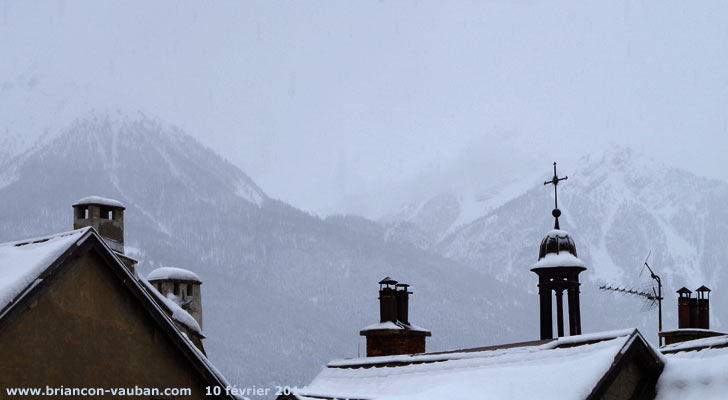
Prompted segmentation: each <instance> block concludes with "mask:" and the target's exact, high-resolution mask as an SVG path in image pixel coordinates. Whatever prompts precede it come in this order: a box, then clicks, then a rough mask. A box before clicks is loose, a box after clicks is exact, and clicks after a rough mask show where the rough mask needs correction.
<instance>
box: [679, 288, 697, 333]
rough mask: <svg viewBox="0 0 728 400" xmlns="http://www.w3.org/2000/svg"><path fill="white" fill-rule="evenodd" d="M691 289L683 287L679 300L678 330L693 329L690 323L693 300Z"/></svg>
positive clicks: (680, 290)
mask: <svg viewBox="0 0 728 400" xmlns="http://www.w3.org/2000/svg"><path fill="white" fill-rule="evenodd" d="M692 293H693V292H691V291H690V289H688V288H686V287H684V286H683V287H681V288H680V289H679V290H678V291H677V294H678V298H677V327H678V329H688V328H692V326H691V323H690V300H692Z"/></svg>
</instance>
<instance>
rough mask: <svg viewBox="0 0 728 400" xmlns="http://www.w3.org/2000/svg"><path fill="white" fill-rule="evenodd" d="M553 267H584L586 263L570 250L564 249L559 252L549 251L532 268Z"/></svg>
mask: <svg viewBox="0 0 728 400" xmlns="http://www.w3.org/2000/svg"><path fill="white" fill-rule="evenodd" d="M552 267H584V263H583V262H582V261H581V260H580V259H578V258H576V257H574V255H573V254H571V253H569V252H568V251H562V252H560V253H558V254H555V253H548V254H546V256H544V258H542V259H540V260H538V262H537V263H536V264H533V266H532V267H531V268H552Z"/></svg>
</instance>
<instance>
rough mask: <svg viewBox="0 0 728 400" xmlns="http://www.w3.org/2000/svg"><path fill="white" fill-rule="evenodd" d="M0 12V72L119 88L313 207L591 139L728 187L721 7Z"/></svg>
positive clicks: (511, 4)
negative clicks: (50, 74) (47, 71)
mask: <svg viewBox="0 0 728 400" xmlns="http://www.w3.org/2000/svg"><path fill="white" fill-rule="evenodd" d="M0 4H1V6H0V7H1V11H0V12H1V13H2V14H1V15H0V18H1V19H0V57H1V58H2V60H3V61H2V63H0V81H6V80H10V79H13V78H14V77H16V76H18V75H20V74H21V73H23V72H24V71H26V70H27V69H28V68H29V67H30V66H31V65H34V66H39V67H41V68H46V67H49V68H53V70H54V71H59V73H61V74H63V75H65V76H67V77H68V78H70V79H72V80H74V81H76V82H79V83H81V84H89V85H93V86H94V87H96V88H99V89H101V90H109V91H112V92H115V93H120V94H122V95H124V96H125V97H126V98H128V99H131V100H132V101H133V102H135V103H137V104H138V105H140V106H141V107H143V108H145V109H147V110H150V111H151V112H152V113H153V114H156V115H158V116H160V117H161V118H163V119H164V120H165V121H166V122H169V123H171V124H174V125H177V126H179V127H181V128H183V129H185V130H186V131H187V132H188V133H190V134H192V135H194V136H196V137H198V138H199V139H200V140H201V141H202V142H203V143H205V144H207V145H209V146H210V147H212V148H214V149H215V150H217V151H219V152H220V153H221V154H222V155H224V156H225V157H226V158H228V159H229V160H231V161H232V162H234V163H235V164H237V165H238V166H240V167H241V168H242V169H243V170H244V171H245V172H247V173H248V174H249V175H250V176H251V177H252V178H253V179H255V180H256V181H257V182H258V183H259V184H260V185H261V187H262V188H263V189H264V190H266V191H267V192H268V193H269V194H271V195H272V196H274V197H278V198H282V199H284V200H286V201H289V202H291V203H293V204H294V205H297V206H299V207H302V208H304V209H307V210H311V211H315V212H318V213H329V212H335V211H358V210H356V209H352V207H353V206H347V204H348V203H347V201H345V199H349V198H351V197H352V196H353V195H356V194H359V193H372V192H376V191H377V190H382V188H385V187H388V186H391V185H393V184H395V183H397V182H400V181H402V180H405V179H408V178H409V177H411V176H413V175H417V174H418V173H419V172H420V171H423V170H427V169H428V168H429V169H431V168H445V167H446V166H449V165H451V164H452V163H458V162H461V161H458V160H461V159H463V158H465V159H472V158H478V157H479V154H481V153H479V151H481V150H482V154H483V156H482V157H483V160H482V162H481V163H480V164H478V167H479V168H476V169H473V170H472V171H470V173H472V176H471V177H468V179H472V180H473V181H476V180H477V181H485V182H487V181H489V180H490V179H491V177H492V176H493V175H495V174H500V173H502V171H511V172H513V171H518V170H519V169H520V168H523V166H524V165H525V164H528V163H529V162H535V161H538V162H541V161H542V160H543V162H548V161H549V160H552V159H559V160H573V158H574V157H575V156H576V155H581V154H583V153H587V152H592V151H597V150H598V149H599V148H600V147H602V146H604V145H605V144H607V143H623V144H625V145H627V146H631V147H635V148H636V149H638V150H641V151H643V152H646V153H649V154H652V155H654V156H655V157H657V158H659V159H663V160H667V161H669V162H671V163H673V164H681V165H683V166H684V167H686V168H687V169H689V170H692V171H695V172H697V173H699V174H701V175H706V176H710V177H718V178H721V179H728V168H725V165H726V162H725V161H724V158H725V156H724V155H725V154H726V153H727V152H728V144H727V143H728V139H727V136H728V3H726V2H720V1H715V2H710V1H703V2H698V3H695V2H684V1H670V2H668V1H634V0H620V1H574V2H561V1H549V2H546V1H543V2H536V1H514V0H509V1H472V2H471V1H447V2H443V1H320V0H317V1H280V2H274V1H260V2H247V1H246V2H228V1H225V2H222V1H217V2H204V3H200V2H178V1H174V2H171V1H170V2H166V1H155V2H147V1H142V2H128V1H127V2H92V1H66V2H63V1H58V2H52V1H43V2H33V1H7V0H0ZM553 143H558V146H553ZM546 167H547V165H546ZM456 169H457V168H456ZM459 171H462V169H460V170H459ZM433 190H437V189H436V188H433Z"/></svg>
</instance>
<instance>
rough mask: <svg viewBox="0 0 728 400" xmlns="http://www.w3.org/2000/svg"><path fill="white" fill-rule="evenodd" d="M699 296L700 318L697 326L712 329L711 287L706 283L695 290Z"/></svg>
mask: <svg viewBox="0 0 728 400" xmlns="http://www.w3.org/2000/svg"><path fill="white" fill-rule="evenodd" d="M695 292H696V293H697V296H698V298H697V299H696V300H697V303H698V307H697V308H698V320H697V324H696V325H697V326H696V328H700V329H710V289H708V288H707V287H706V286H705V285H703V286H701V287H699V288H698V289H696V290H695Z"/></svg>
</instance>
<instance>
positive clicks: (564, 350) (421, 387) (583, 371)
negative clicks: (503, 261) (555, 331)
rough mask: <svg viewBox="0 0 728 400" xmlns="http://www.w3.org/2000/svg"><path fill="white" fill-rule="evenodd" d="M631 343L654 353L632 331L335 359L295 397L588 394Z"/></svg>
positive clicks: (404, 399)
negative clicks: (417, 353) (415, 353)
mask: <svg viewBox="0 0 728 400" xmlns="http://www.w3.org/2000/svg"><path fill="white" fill-rule="evenodd" d="M633 345H638V346H647V348H649V349H650V350H649V351H652V350H651V348H650V347H649V344H647V342H645V341H644V339H643V338H642V336H641V335H640V334H639V332H638V331H637V330H635V329H630V330H621V331H612V332H603V333H597V334H591V335H579V336H571V337H565V338H559V339H554V340H544V341H537V342H526V343H520V344H513V345H505V346H493V347H487V348H478V349H466V350H459V351H455V352H447V353H430V354H419V355H398V356H387V357H369V358H359V359H349V360H334V361H332V362H330V363H329V364H328V365H327V367H326V368H324V370H323V371H321V373H320V374H319V375H318V376H317V377H316V378H315V379H314V380H313V382H311V384H310V385H308V386H306V387H304V388H302V389H300V390H299V391H298V392H297V393H296V396H298V398H300V399H305V398H324V399H326V398H328V399H331V398H340V399H342V398H349V399H389V398H395V397H396V398H397V399H399V400H407V399H443V398H450V399H458V398H462V399H465V398H473V396H474V395H477V396H478V397H483V395H484V394H487V396H486V397H489V398H491V397H492V398H498V399H509V398H512V399H520V398H539V399H551V398H553V399H585V398H590V396H591V395H592V393H594V392H595V391H596V390H597V389H598V387H599V386H600V385H601V384H602V382H604V381H605V379H606V378H607V377H608V376H609V375H610V373H611V372H612V370H613V369H614V368H615V366H618V365H619V364H620V361H621V358H622V356H623V354H625V353H627V351H628V349H629V348H631V347H632V346H633ZM652 355H653V356H654V357H655V359H656V360H660V358H659V357H660V356H659V355H658V354H656V352H654V351H652ZM556 387H558V390H553V389H552V390H544V388H556Z"/></svg>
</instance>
